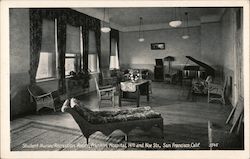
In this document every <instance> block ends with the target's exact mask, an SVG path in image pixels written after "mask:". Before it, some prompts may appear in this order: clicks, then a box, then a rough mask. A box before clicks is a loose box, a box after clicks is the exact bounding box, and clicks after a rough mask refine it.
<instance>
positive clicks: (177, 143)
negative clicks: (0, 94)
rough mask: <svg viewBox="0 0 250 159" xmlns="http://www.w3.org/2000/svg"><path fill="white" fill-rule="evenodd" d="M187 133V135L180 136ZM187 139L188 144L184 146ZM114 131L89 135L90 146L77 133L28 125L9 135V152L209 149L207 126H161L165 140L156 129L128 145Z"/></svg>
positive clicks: (133, 133) (139, 134) (134, 133)
mask: <svg viewBox="0 0 250 159" xmlns="http://www.w3.org/2000/svg"><path fill="white" fill-rule="evenodd" d="M182 132H190V134H192V135H190V134H187V133H182ZM187 138H188V140H189V142H187ZM124 139H125V138H124V134H123V133H122V132H121V131H119V130H116V131H114V132H113V133H112V134H110V135H109V136H105V135H103V134H102V133H101V132H96V133H94V134H92V135H91V136H90V138H89V144H86V138H85V137H84V136H83V135H82V133H81V131H80V130H78V129H70V128H65V127H59V126H53V125H48V124H44V123H39V122H30V123H28V124H26V125H23V126H22V127H19V128H16V129H13V130H12V131H11V151H79V150H83V151H84V150H85V151H103V150H105V151H106V150H200V149H203V150H204V149H208V141H207V125H206V124H204V123H203V124H201V123H194V124H189V125H187V124H173V125H165V126H164V138H162V137H161V132H160V130H159V129H158V128H152V129H151V130H149V131H148V132H144V131H142V130H140V129H139V128H138V129H134V130H132V131H131V132H130V133H129V136H128V142H125V140H124Z"/></svg>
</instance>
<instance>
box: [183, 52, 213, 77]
mask: <svg viewBox="0 0 250 159" xmlns="http://www.w3.org/2000/svg"><path fill="white" fill-rule="evenodd" d="M186 58H188V60H191V61H193V62H194V63H196V64H197V65H185V66H184V68H183V71H184V78H191V79H192V78H202V79H206V77H207V76H212V77H214V76H215V70H214V68H212V67H211V66H209V65H207V64H205V63H203V62H201V61H199V60H196V59H195V58H193V57H191V56H186ZM187 63H188V62H187Z"/></svg>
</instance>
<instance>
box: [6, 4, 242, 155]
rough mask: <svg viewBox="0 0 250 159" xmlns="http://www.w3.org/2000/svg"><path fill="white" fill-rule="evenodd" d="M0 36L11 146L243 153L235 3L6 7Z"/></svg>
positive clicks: (239, 32) (239, 21)
mask: <svg viewBox="0 0 250 159" xmlns="http://www.w3.org/2000/svg"><path fill="white" fill-rule="evenodd" d="M9 38H10V53H9V57H10V134H11V139H10V141H11V143H10V148H11V151H28V150H32V151H36V150H39V151H52V150H53V151H71V150H144V149H150V150H151V149H153V150H183V149H184V150H212V149H233V150H234V149H240V150H242V149H244V116H243V115H244V110H243V108H244V81H243V8H242V7H214V8H213V7H131V8H122V7H114V8H49V9H46V8H10V9H9ZM103 99H108V100H103ZM145 143H147V144H148V145H147V146H146V145H145ZM156 143H157V144H158V145H157V144H156ZM37 144H39V145H37ZM79 144H82V145H84V144H85V145H84V146H81V145H79ZM105 144H108V146H103V145H105ZM41 145H42V146H41ZM51 145H52V146H51ZM65 145H71V146H65ZM96 145H99V146H96ZM124 145H125V146H124ZM152 145H153V146H152Z"/></svg>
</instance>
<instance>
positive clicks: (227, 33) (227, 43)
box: [221, 8, 243, 106]
mask: <svg viewBox="0 0 250 159" xmlns="http://www.w3.org/2000/svg"><path fill="white" fill-rule="evenodd" d="M241 23H242V22H241ZM235 32H236V19H235V9H233V8H230V9H226V11H225V12H224V14H223V17H222V20H221V33H222V36H221V48H222V49H221V56H222V66H223V72H224V78H226V79H229V77H232V80H233V81H232V85H233V86H232V96H231V97H230V98H229V101H230V102H231V103H232V104H233V105H234V106H235V105H236V103H237V100H238V94H239V92H238V90H237V85H238V84H237V71H240V70H236V56H237V55H236V50H235V49H236V44H237V40H236V38H235ZM241 37H242V35H241ZM241 47H242V46H241ZM241 71H243V70H241ZM242 84H243V83H242Z"/></svg>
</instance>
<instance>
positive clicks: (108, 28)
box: [101, 26, 111, 33]
mask: <svg viewBox="0 0 250 159" xmlns="http://www.w3.org/2000/svg"><path fill="white" fill-rule="evenodd" d="M101 31H102V32H104V33H108V32H110V31H111V29H110V27H107V26H103V27H101Z"/></svg>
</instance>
